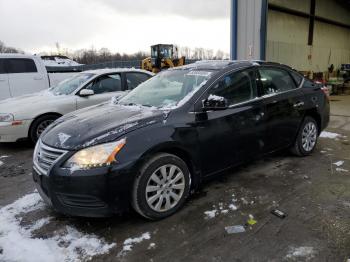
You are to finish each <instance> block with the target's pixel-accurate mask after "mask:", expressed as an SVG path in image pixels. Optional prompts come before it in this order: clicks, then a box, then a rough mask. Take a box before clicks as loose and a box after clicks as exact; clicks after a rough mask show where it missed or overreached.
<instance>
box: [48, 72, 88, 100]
mask: <svg viewBox="0 0 350 262" xmlns="http://www.w3.org/2000/svg"><path fill="white" fill-rule="evenodd" d="M94 76H95V74H91V73H80V74H77V75H75V76H72V77H70V78H68V79H66V80H64V81H62V82H60V83H59V84H58V85H57V86H55V87H53V88H52V89H51V92H52V93H53V94H55V95H69V94H71V93H73V92H74V91H75V90H76V89H77V88H78V87H79V86H81V85H82V84H83V83H85V82H86V81H88V80H89V79H91V78H92V77H94Z"/></svg>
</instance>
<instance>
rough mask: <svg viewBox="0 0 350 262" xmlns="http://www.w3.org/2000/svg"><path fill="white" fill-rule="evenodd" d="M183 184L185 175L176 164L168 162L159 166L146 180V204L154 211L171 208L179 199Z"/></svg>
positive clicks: (164, 210) (183, 189)
mask: <svg viewBox="0 0 350 262" xmlns="http://www.w3.org/2000/svg"><path fill="white" fill-rule="evenodd" d="M185 184H186V182H185V176H184V174H183V172H182V170H181V169H180V168H179V167H178V166H176V165H173V164H168V165H163V166H161V167H159V168H158V169H157V170H156V171H155V172H153V174H152V175H151V176H150V178H149V180H148V182H147V186H146V201H147V204H148V205H149V207H150V208H151V209H153V210H154V211H156V212H166V211H168V210H170V209H172V208H173V207H174V206H176V205H177V204H178V203H179V201H180V200H181V197H182V195H183V193H184V191H185Z"/></svg>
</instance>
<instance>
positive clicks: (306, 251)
mask: <svg viewBox="0 0 350 262" xmlns="http://www.w3.org/2000/svg"><path fill="white" fill-rule="evenodd" d="M315 254H316V251H315V250H314V248H313V247H296V248H295V247H293V248H290V250H289V252H288V254H287V256H286V258H294V259H300V258H304V259H307V260H309V259H312V258H313V257H314V256H315Z"/></svg>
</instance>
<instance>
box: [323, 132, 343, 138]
mask: <svg viewBox="0 0 350 262" xmlns="http://www.w3.org/2000/svg"><path fill="white" fill-rule="evenodd" d="M341 136H342V135H340V134H337V133H333V132H328V131H323V132H321V134H320V137H323V138H331V139H335V138H338V137H341Z"/></svg>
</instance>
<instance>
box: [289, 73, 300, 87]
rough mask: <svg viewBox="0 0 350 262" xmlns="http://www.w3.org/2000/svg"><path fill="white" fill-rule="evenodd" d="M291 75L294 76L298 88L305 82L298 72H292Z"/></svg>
mask: <svg viewBox="0 0 350 262" xmlns="http://www.w3.org/2000/svg"><path fill="white" fill-rule="evenodd" d="M290 74H291V75H292V77H293V79H294V81H295V83H296V84H297V86H299V85H300V84H301V81H303V76H302V75H301V74H299V73H298V72H296V71H290Z"/></svg>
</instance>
